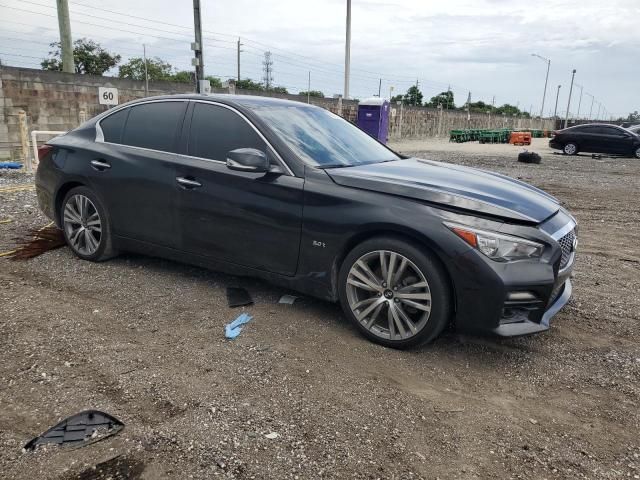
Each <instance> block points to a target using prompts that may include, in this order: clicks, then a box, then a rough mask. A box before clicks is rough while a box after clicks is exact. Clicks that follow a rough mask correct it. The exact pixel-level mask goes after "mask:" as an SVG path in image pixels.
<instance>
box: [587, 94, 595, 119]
mask: <svg viewBox="0 0 640 480" xmlns="http://www.w3.org/2000/svg"><path fill="white" fill-rule="evenodd" d="M587 95H589V96H590V97H591V108H589V117H588V118H589V120H591V114H592V113H593V101H594V100H595V99H596V97H594V96H593V95H591V94H590V93H589V92H587Z"/></svg>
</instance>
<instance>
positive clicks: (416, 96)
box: [403, 85, 423, 107]
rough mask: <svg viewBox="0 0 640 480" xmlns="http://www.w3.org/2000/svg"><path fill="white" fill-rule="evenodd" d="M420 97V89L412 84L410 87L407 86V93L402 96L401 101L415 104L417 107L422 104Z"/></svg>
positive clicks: (406, 103)
mask: <svg viewBox="0 0 640 480" xmlns="http://www.w3.org/2000/svg"><path fill="white" fill-rule="evenodd" d="M422 98H423V96H422V92H421V91H420V89H419V88H418V87H416V86H415V85H413V86H412V87H409V90H407V93H406V94H405V96H404V98H403V102H404V104H405V105H415V106H416V107H419V106H421V105H422Z"/></svg>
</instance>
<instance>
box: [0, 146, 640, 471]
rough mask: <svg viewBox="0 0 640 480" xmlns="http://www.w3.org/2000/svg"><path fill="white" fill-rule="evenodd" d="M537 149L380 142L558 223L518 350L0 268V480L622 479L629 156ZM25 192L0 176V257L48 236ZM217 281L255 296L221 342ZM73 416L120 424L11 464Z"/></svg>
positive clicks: (173, 277)
mask: <svg viewBox="0 0 640 480" xmlns="http://www.w3.org/2000/svg"><path fill="white" fill-rule="evenodd" d="M544 145H545V141H544V140H540V141H536V143H535V144H534V145H533V146H532V147H531V149H532V150H535V151H538V152H540V153H541V154H543V163H542V164H541V165H522V164H518V163H517V162H516V161H515V158H516V154H517V152H518V151H520V150H521V149H520V148H519V147H513V146H508V145H499V146H481V145H478V144H464V145H452V144H449V143H446V142H438V141H431V142H422V143H419V144H418V143H408V144H404V145H396V148H398V149H400V150H402V151H404V152H409V151H411V150H419V151H420V152H419V153H417V154H416V155H417V156H422V157H424V158H432V159H437V160H444V161H448V162H454V163H458V164H465V165H472V166H477V167H480V168H486V169H491V170H496V171H499V172H502V173H505V174H507V175H510V176H513V177H517V178H520V179H523V180H525V181H528V182H531V183H532V184H534V185H536V186H538V187H541V188H544V189H546V190H548V191H549V192H551V193H553V194H554V195H556V196H557V197H558V198H560V199H561V200H562V201H563V202H564V203H565V204H566V206H567V207H568V208H569V209H570V210H571V211H572V212H573V213H574V214H575V216H576V217H577V219H578V221H579V224H580V231H579V238H580V243H579V247H578V249H579V254H578V258H577V265H576V268H575V279H574V297H573V299H572V300H571V302H570V304H569V305H567V307H566V308H565V309H564V310H563V311H561V312H560V313H559V314H558V315H557V316H556V317H555V318H554V319H553V320H552V328H551V330H550V331H549V332H547V333H544V334H540V335H538V336H533V337H526V338H517V339H493V338H470V337H461V336H459V335H457V334H455V333H447V334H445V335H444V336H443V337H441V338H440V339H438V340H437V341H436V342H435V343H433V344H431V345H428V346H425V347H423V348H420V349H418V350H413V351H394V350H390V349H387V348H383V347H380V346H377V345H374V344H372V343H369V342H368V341H366V340H365V339H363V338H362V337H360V336H359V335H358V334H357V332H356V331H355V329H354V328H352V327H351V326H350V325H349V324H348V323H347V321H346V319H345V317H344V316H343V315H342V313H341V311H340V309H339V308H338V306H336V305H332V304H329V303H324V302H321V301H318V300H313V299H308V298H303V299H301V300H299V301H298V302H296V303H295V304H294V305H292V306H291V305H279V304H277V303H276V302H277V300H278V298H279V296H280V295H282V294H283V293H289V292H285V291H283V290H281V289H279V288H276V287H272V286H269V285H267V284H265V283H262V282H259V281H256V280H251V279H239V278H232V277H229V276H225V275H221V274H217V273H214V272H209V271H206V270H202V269H199V268H194V267H190V266H184V265H179V264H176V263H172V262H169V261H164V260H158V259H153V258H145V257H142V256H132V255H124V256H121V257H118V258H116V259H113V260H111V261H109V262H106V263H102V264H92V263H88V262H83V261H80V260H78V259H76V258H75V257H74V256H73V255H72V254H71V252H70V251H69V250H68V249H66V248H63V249H59V250H56V251H53V252H49V253H46V254H44V255H42V256H40V257H38V258H35V259H33V260H30V261H26V262H11V261H8V260H7V259H4V258H0V342H1V343H0V347H1V348H0V477H1V478H17V479H34V478H52V479H54V478H55V479H60V478H62V479H71V478H81V479H90V478H113V479H118V478H120V479H123V478H144V479H155V478H176V479H186V478H196V479H205V478H213V477H219V478H238V479H249V478H257V479H272V478H274V479H275V478H278V479H280V478H282V479H284V478H299V479H313V478H335V479H347V478H363V479H364V478H366V479H376V478H389V479H417V478H426V479H436V478H440V479H452V478H453V479H455V478H460V479H467V478H469V479H471V478H481V479H487V478H496V479H505V478H527V479H530V478H535V479H538V478H540V479H542V478H547V479H559V478H563V479H564V478H566V479H574V478H593V479H609V478H625V479H626V478H636V479H637V478H640V435H639V433H640V313H639V312H640V295H639V294H638V292H639V291H640V231H639V229H638V225H639V224H640V200H639V198H638V192H639V191H640V162H639V161H637V160H632V159H601V160H594V159H591V158H590V157H584V156H580V157H574V158H568V157H564V156H557V155H553V154H552V153H551V152H550V151H549V150H548V149H547V148H546V147H545V146H544ZM29 181H30V178H29V177H27V176H25V175H24V174H17V173H6V172H2V173H0V222H3V221H5V220H11V221H10V222H6V223H0V252H2V251H6V250H8V249H10V248H11V247H12V245H13V244H14V243H13V238H14V237H16V236H19V235H22V234H24V233H25V232H26V230H27V228H29V227H39V226H42V225H45V224H46V223H47V220H46V219H45V218H44V217H43V216H42V215H41V214H40V213H38V211H37V207H36V200H35V195H34V192H33V191H32V190H23V191H17V190H15V189H13V190H10V189H9V188H8V187H9V186H10V185H16V184H20V185H22V184H26V183H28V182H29ZM3 189H4V190H3ZM228 285H241V286H244V287H246V288H247V289H248V290H249V291H250V292H251V294H252V296H253V298H254V300H255V305H254V306H251V307H249V308H247V309H246V311H248V312H250V313H251V314H252V315H253V317H254V319H253V321H252V322H251V323H249V324H248V325H246V326H245V328H244V330H243V331H242V334H241V335H240V336H239V337H238V338H237V339H235V340H233V341H228V340H225V338H224V325H225V323H228V322H229V321H231V320H233V319H234V318H235V317H236V316H237V315H238V314H239V313H241V311H242V309H240V310H238V309H229V308H228V307H227V306H226V300H225V287H226V286H228ZM89 408H96V409H100V410H104V411H106V412H109V413H111V414H112V415H114V416H116V417H118V418H119V419H120V420H122V421H123V422H124V423H125V424H126V427H125V429H124V430H123V431H122V432H121V433H120V434H119V435H117V436H114V437H111V438H109V439H107V440H104V441H102V442H99V443H95V444H93V445H90V446H87V447H84V448H79V449H62V448H56V447H53V448H48V449H44V450H39V451H37V452H36V453H23V451H22V447H23V445H24V444H25V443H26V442H27V441H28V440H29V439H30V438H32V437H33V436H35V435H37V434H39V433H41V432H42V431H44V430H46V429H47V428H49V427H50V426H52V425H54V424H55V423H56V422H58V421H59V420H60V419H62V418H64V417H66V416H68V415H71V414H73V413H76V412H78V411H80V410H83V409H89ZM272 434H275V435H272ZM267 435H268V436H267ZM274 437H275V438H274ZM96 466H98V467H97V468H96Z"/></svg>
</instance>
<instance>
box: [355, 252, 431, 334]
mask: <svg viewBox="0 0 640 480" xmlns="http://www.w3.org/2000/svg"><path fill="white" fill-rule="evenodd" d="M346 293H347V301H348V303H349V308H350V309H351V312H352V313H353V315H354V316H355V318H356V319H357V320H358V322H360V324H361V325H362V326H364V328H366V329H367V330H368V331H369V332H371V333H372V334H374V335H376V336H378V337H380V338H383V339H386V340H406V339H409V338H411V337H413V336H415V335H417V334H418V333H419V332H420V331H421V330H422V329H423V328H424V326H425V325H426V324H427V322H428V320H429V316H430V314H431V290H430V288H429V283H428V282H427V279H426V277H425V276H424V274H423V273H422V271H421V270H420V269H419V268H418V267H417V266H416V264H415V263H413V262H412V261H411V260H409V259H408V258H407V257H405V256H403V255H401V254H399V253H397V252H393V251H389V250H376V251H373V252H369V253H366V254H364V255H362V256H361V257H360V258H359V259H358V260H356V261H355V263H354V264H353V265H352V266H351V269H350V270H349V274H348V275H347V285H346Z"/></svg>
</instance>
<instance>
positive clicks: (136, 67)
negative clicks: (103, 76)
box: [118, 57, 190, 81]
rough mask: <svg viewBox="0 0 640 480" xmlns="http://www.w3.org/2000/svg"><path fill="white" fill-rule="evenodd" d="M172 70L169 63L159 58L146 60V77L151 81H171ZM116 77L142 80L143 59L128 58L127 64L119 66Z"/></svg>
mask: <svg viewBox="0 0 640 480" xmlns="http://www.w3.org/2000/svg"><path fill="white" fill-rule="evenodd" d="M172 68H173V67H171V64H170V63H167V62H165V61H163V60H162V59H161V58H158V57H154V58H147V75H148V76H149V80H151V81H157V80H165V81H168V80H171V77H172ZM118 76H119V77H120V78H131V79H132V80H144V60H143V58H142V57H134V58H130V59H129V61H128V62H127V63H125V64H124V65H121V66H120V71H119V72H118ZM189 81H190V80H189Z"/></svg>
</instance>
